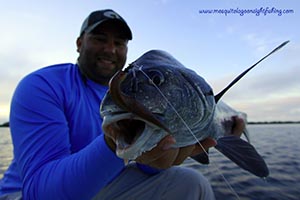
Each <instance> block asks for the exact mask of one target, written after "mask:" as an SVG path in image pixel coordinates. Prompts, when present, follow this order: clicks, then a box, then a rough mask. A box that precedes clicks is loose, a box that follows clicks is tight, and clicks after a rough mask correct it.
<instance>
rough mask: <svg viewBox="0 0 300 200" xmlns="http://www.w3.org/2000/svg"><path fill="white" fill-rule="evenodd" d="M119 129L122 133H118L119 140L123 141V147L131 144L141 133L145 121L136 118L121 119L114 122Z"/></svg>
mask: <svg viewBox="0 0 300 200" xmlns="http://www.w3.org/2000/svg"><path fill="white" fill-rule="evenodd" d="M116 125H117V126H118V129H119V130H122V134H118V136H117V138H118V140H119V141H124V144H122V145H123V147H125V148H126V144H127V145H132V144H134V142H135V141H136V140H137V138H139V136H141V135H142V133H143V131H144V129H145V122H143V121H141V120H136V119H123V120H120V121H117V122H116Z"/></svg>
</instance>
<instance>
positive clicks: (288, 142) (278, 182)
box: [0, 124, 300, 200]
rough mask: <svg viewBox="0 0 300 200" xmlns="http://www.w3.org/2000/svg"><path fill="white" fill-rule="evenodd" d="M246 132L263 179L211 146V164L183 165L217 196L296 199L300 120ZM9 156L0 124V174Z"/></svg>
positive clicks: (299, 174)
mask: <svg viewBox="0 0 300 200" xmlns="http://www.w3.org/2000/svg"><path fill="white" fill-rule="evenodd" d="M249 132H250V137H251V139H252V141H251V142H252V144H253V145H254V146H255V147H256V149H257V151H258V152H259V153H260V154H261V155H262V156H263V157H264V159H265V161H266V163H267V165H268V166H269V170H270V176H269V177H268V178H266V179H265V180H264V179H261V178H258V177H256V176H254V175H252V174H250V173H248V172H246V171H244V170H242V169H240V168H239V167H237V166H236V165H235V164H234V163H232V162H231V161H230V160H228V159H227V158H225V157H224V156H223V155H222V154H220V153H218V152H217V151H216V150H214V149H212V150H211V151H210V160H211V164H209V165H200V164H198V163H196V162H195V161H193V160H187V161H186V162H185V164H184V165H186V166H190V167H193V168H195V169H197V170H199V171H200V172H201V173H203V174H204V175H205V176H206V177H207V178H208V179H209V180H210V182H211V184H212V187H213V189H214V192H215V195H216V198H217V200H223V199H224V200H231V199H232V200H233V199H242V200H299V199H300V160H299V158H300V142H299V140H300V124H281V125H249ZM11 159H12V145H11V139H10V135H9V129H7V128H1V129H0V178H1V177H2V174H3V172H4V171H5V170H6V168H7V166H8V165H9V163H10V160H11ZM221 174H222V175H221ZM223 176H224V177H225V178H226V180H227V181H225V180H224V178H223ZM226 182H228V184H230V187H232V189H233V190H234V191H235V192H233V191H232V190H231V189H230V187H229V186H228V184H227V183H226ZM235 193H236V194H235ZM237 196H238V197H237Z"/></svg>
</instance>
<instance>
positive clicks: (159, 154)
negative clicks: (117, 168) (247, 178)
mask: <svg viewBox="0 0 300 200" xmlns="http://www.w3.org/2000/svg"><path fill="white" fill-rule="evenodd" d="M232 119H233V120H234V123H233V124H232V127H231V130H232V131H231V135H236V136H238V137H240V136H241V134H242V132H243V131H244V129H245V122H244V120H243V119H242V118H239V117H237V116H235V117H233V118H232ZM175 143H176V141H175V139H174V138H173V137H172V136H171V135H168V136H166V137H165V138H163V139H162V140H161V141H160V142H159V143H158V145H157V146H156V147H155V148H154V149H152V150H151V151H149V152H145V153H143V154H142V155H141V156H139V157H138V158H137V159H136V161H137V162H139V163H142V164H145V165H149V166H151V167H154V168H158V169H167V168H169V167H171V166H173V165H180V164H181V163H182V162H183V161H184V160H185V159H186V158H187V157H189V156H195V155H198V154H200V153H203V152H204V151H207V150H208V149H209V148H210V147H213V146H215V145H217V142H216V141H215V140H214V139H212V138H206V139H204V140H202V141H201V142H200V144H201V145H200V144H198V143H196V144H194V145H189V146H186V147H181V148H172V147H171V146H172V145H173V144H175Z"/></svg>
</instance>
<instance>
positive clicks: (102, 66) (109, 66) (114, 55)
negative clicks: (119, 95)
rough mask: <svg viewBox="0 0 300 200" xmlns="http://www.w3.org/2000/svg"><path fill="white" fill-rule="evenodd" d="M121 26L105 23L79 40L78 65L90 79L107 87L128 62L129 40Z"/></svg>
mask: <svg viewBox="0 0 300 200" xmlns="http://www.w3.org/2000/svg"><path fill="white" fill-rule="evenodd" d="M124 38H125V37H124V34H122V29H121V27H120V25H119V24H117V23H112V22H104V23H102V24H101V25H99V26H98V27H97V28H95V30H93V31H92V32H91V33H84V34H83V35H82V36H81V37H80V38H78V39H77V51H78V52H79V58H78V63H79V65H80V69H81V71H82V73H84V74H85V75H86V76H87V77H88V78H89V79H91V80H93V81H95V82H97V83H100V84H103V85H107V84H108V82H109V80H110V78H111V77H112V76H113V75H114V74H115V73H116V72H117V71H118V70H121V69H122V68H123V67H124V65H125V62H126V56H127V43H128V39H124Z"/></svg>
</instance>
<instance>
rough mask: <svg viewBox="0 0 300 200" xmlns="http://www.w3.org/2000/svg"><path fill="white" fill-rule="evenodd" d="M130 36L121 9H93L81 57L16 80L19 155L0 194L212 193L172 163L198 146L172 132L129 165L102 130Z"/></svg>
mask: <svg viewBox="0 0 300 200" xmlns="http://www.w3.org/2000/svg"><path fill="white" fill-rule="evenodd" d="M131 39H132V33H131V30H130V28H129V26H128V25H127V23H126V22H125V20H124V19H123V18H122V17H121V16H120V15H119V14H117V13H116V12H114V11H113V10H100V11H95V12H93V13H91V14H90V15H89V16H88V17H87V18H86V20H85V21H84V22H83V25H82V27H81V31H80V36H79V38H78V39H77V51H78V52H79V58H78V62H77V64H70V63H68V64H60V65H53V66H48V67H45V68H42V69H40V70H37V71H35V72H33V73H31V74H29V75H27V76H26V77H25V78H24V79H23V80H22V81H21V82H20V83H19V85H18V86H17V88H16V91H15V93H14V96H13V99H12V103H11V114H10V126H11V134H12V140H13V145H14V159H13V161H12V163H11V165H10V167H9V169H8V170H7V171H6V173H5V175H4V177H3V179H2V181H1V183H0V199H1V200H2V199H21V198H23V199H25V200H26V199H31V200H32V199H43V200H46V199H51V200H53V199H72V200H75V199H80V200H83V199H92V198H95V199H150V198H151V199H214V195H213V192H212V189H211V187H210V185H209V183H208V181H207V180H206V179H205V178H204V177H203V176H202V175H201V174H200V173H198V172H195V171H193V170H192V169H188V168H183V167H172V166H173V165H179V164H181V163H182V162H183V161H184V160H185V159H186V158H187V157H188V156H191V155H195V154H198V153H201V152H202V150H201V148H200V147H199V146H198V145H191V146H188V147H184V148H178V149H174V148H170V146H171V145H172V144H174V143H175V142H176V141H174V139H173V138H172V137H171V136H168V137H166V138H164V139H163V140H162V141H160V143H159V144H158V146H157V147H156V148H154V149H153V150H151V151H149V152H146V153H144V154H143V155H141V156H140V157H138V158H137V160H136V161H137V162H138V164H136V163H131V164H129V165H127V166H126V165H125V164H124V161H123V160H122V159H120V158H118V157H117V156H116V154H115V152H114V150H115V143H114V138H109V137H107V136H105V135H104V133H103V132H102V129H101V124H102V119H101V118H100V114H99V105H100V103H101V100H102V98H103V96H104V94H105V92H106V91H107V89H108V82H109V80H110V78H111V77H112V76H113V74H114V73H115V72H116V71H118V70H120V69H122V68H123V66H124V64H125V62H126V55H127V43H128V41H129V40H131ZM236 130H237V132H238V133H240V131H239V129H236ZM202 144H203V146H204V147H205V148H209V147H211V146H213V145H215V141H213V140H212V139H207V140H205V141H203V142H202ZM1 195H2V197H1Z"/></svg>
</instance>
